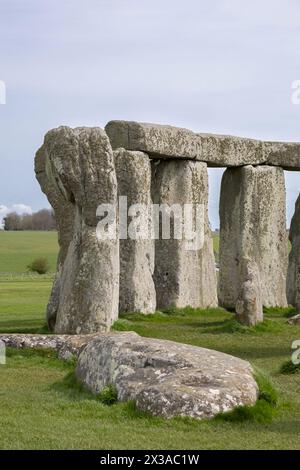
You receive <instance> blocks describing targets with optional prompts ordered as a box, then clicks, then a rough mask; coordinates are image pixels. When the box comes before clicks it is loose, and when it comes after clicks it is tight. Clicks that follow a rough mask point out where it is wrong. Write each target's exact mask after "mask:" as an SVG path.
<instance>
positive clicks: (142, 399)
mask: <svg viewBox="0 0 300 470" xmlns="http://www.w3.org/2000/svg"><path fill="white" fill-rule="evenodd" d="M76 376H77V378H78V379H79V381H81V382H82V383H83V384H85V385H86V387H87V388H88V389H89V390H90V391H92V392H93V393H95V394H97V393H99V392H101V390H102V389H103V388H104V387H106V386H109V385H113V386H115V387H116V390H117V393H118V399H119V400H121V401H127V400H133V401H134V402H135V403H136V406H137V409H139V410H142V411H145V412H149V413H151V414H153V415H156V416H163V417H167V418H171V417H174V416H189V417H193V418H199V419H204V418H213V417H214V416H215V415H217V414H218V413H220V412H226V411H229V410H232V409H233V408H235V407H237V406H241V405H254V404H255V402H256V400H257V397H258V387H257V384H256V382H255V380H254V378H253V375H252V368H251V365H250V364H249V363H248V362H246V361H244V360H242V359H238V358H236V357H233V356H230V355H227V354H224V353H221V352H218V351H213V350H209V349H205V348H199V347H196V346H190V345H186V344H180V343H175V342H173V341H166V340H159V339H151V338H142V337H140V336H139V335H137V334H136V333H133V332H127V333H125V332H124V333H108V334H106V335H100V336H98V337H97V338H95V339H93V340H91V341H90V342H89V343H88V344H87V346H86V347H85V348H84V349H83V350H82V351H81V353H80V355H79V358H78V364H77V368H76Z"/></svg>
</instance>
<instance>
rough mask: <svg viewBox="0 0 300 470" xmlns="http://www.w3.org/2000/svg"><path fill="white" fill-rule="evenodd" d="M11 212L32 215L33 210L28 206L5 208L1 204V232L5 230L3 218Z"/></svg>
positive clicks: (16, 205) (17, 205)
mask: <svg viewBox="0 0 300 470" xmlns="http://www.w3.org/2000/svg"><path fill="white" fill-rule="evenodd" d="M10 212H16V213H17V214H32V212H33V211H32V208H31V207H30V206H27V205H26V204H11V205H10V206H5V205H3V204H0V230H1V229H3V218H4V217H5V216H6V215H7V214H9V213H10Z"/></svg>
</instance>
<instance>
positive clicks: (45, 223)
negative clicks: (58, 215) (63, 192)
mask: <svg viewBox="0 0 300 470" xmlns="http://www.w3.org/2000/svg"><path fill="white" fill-rule="evenodd" d="M3 222H4V230H55V229H56V223H55V217H54V213H53V211H52V210H49V209H42V210H40V211H38V212H35V213H33V214H22V215H18V214H17V213H16V212H11V213H10V214H7V216H6V217H5V218H4V220H3Z"/></svg>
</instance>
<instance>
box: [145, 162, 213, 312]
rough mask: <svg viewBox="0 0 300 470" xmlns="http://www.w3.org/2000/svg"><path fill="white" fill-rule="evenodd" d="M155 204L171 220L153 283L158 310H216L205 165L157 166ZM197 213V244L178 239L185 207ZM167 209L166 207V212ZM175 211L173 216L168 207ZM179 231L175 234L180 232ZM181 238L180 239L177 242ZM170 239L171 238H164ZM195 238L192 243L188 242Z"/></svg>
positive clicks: (160, 245) (160, 242)
mask: <svg viewBox="0 0 300 470" xmlns="http://www.w3.org/2000/svg"><path fill="white" fill-rule="evenodd" d="M152 198H153V202H154V203H155V204H159V205H160V208H161V209H162V214H163V215H162V216H163V217H164V219H165V220H167V217H168V216H169V217H170V220H171V231H170V235H171V237H170V239H163V236H162V233H161V232H162V230H160V234H159V239H157V240H156V244H155V270H154V282H155V286H156V296H157V306H158V307H159V308H167V307H171V306H175V307H185V306H191V307H195V308H208V307H214V306H216V305H217V288H216V285H217V283H216V272H215V261H214V253H213V243H212V237H211V231H210V227H209V221H208V210H207V204H208V176H207V166H206V164H205V163H200V162H193V161H189V160H184V161H178V160H169V161H162V162H160V163H158V164H157V163H153V186H152ZM185 204H189V205H193V209H195V207H196V205H197V206H198V207H199V209H200V210H199V215H200V217H197V215H196V211H194V212H193V215H192V221H193V229H196V228H197V230H196V233H197V238H196V240H194V242H192V243H191V241H189V240H188V238H189V237H184V236H183V237H182V238H181V239H180V237H179V236H178V235H175V232H176V231H177V230H178V229H180V218H181V216H182V214H183V213H184V212H183V209H184V205H185ZM163 205H165V206H163ZM172 205H175V206H173V207H172V209H174V210H170V209H171V208H170V206H172ZM176 227H177V229H176ZM176 237H177V238H176ZM166 238H168V237H166ZM190 238H191V237H190Z"/></svg>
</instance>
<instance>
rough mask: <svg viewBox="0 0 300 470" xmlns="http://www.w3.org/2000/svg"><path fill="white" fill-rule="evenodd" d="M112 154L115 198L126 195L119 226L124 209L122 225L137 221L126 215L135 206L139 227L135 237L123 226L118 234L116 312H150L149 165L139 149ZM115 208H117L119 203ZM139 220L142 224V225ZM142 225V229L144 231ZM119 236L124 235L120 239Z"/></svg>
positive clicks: (152, 299) (153, 304)
mask: <svg viewBox="0 0 300 470" xmlns="http://www.w3.org/2000/svg"><path fill="white" fill-rule="evenodd" d="M114 157H115V165H116V172H117V179H118V192H119V197H121V198H124V197H126V198H127V201H126V202H125V206H127V207H126V214H124V213H123V215H122V216H121V215H120V224H121V226H122V223H123V218H122V217H124V215H126V216H127V208H128V210H129V214H128V215H129V217H126V220H125V225H127V221H128V222H129V223H130V224H131V223H134V222H135V220H136V221H137V219H135V218H134V216H133V214H130V210H131V209H133V207H132V206H133V205H135V204H137V205H138V206H135V207H136V210H137V211H138V210H139V212H138V214H140V223H137V229H138V228H140V232H139V233H138V232H137V231H134V230H133V232H136V237H135V239H132V238H131V237H132V234H131V233H128V230H127V226H125V227H124V229H125V231H126V234H125V233H124V234H121V237H120V238H121V239H120V297H119V311H120V313H124V312H141V313H151V312H154V311H155V308H156V293H155V286H154V281H153V271H154V240H152V239H151V237H150V235H151V234H150V232H149V229H150V227H151V225H150V214H151V164H150V160H149V157H148V155H146V154H144V153H142V152H130V151H127V150H124V149H119V150H116V151H115V152H114ZM140 205H141V206H140ZM119 207H120V209H121V208H122V207H123V206H119ZM130 215H132V216H133V217H130ZM143 221H144V222H145V226H143ZM143 227H144V228H145V229H146V231H144V232H143V230H142V229H143ZM129 232H130V226H129ZM133 234H134V233H133ZM122 236H124V238H123V239H122ZM125 237H127V238H125Z"/></svg>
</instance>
